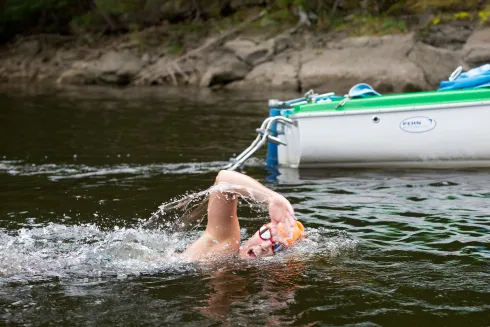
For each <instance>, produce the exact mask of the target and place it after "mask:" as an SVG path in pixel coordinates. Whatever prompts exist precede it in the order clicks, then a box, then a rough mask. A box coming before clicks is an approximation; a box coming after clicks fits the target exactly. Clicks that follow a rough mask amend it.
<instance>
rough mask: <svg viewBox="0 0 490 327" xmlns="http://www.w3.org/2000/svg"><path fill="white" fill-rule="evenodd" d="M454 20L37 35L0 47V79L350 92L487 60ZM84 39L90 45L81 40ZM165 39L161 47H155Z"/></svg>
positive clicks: (423, 79) (478, 40) (483, 35)
mask: <svg viewBox="0 0 490 327" xmlns="http://www.w3.org/2000/svg"><path fill="white" fill-rule="evenodd" d="M458 24H459V23H456V24H454V23H451V24H446V25H441V26H437V27H436V28H433V29H432V30H428V31H425V32H424V33H420V32H414V31H412V32H409V33H405V34H395V35H385V36H363V37H349V36H346V35H342V34H341V33H315V32H311V31H308V29H305V28H304V27H301V26H297V27H294V28H288V29H284V30H282V31H279V32H276V33H257V32H255V33H247V31H246V30H240V29H239V30H236V31H231V32H227V33H224V34H225V36H223V35H215V36H207V37H206V38H203V39H196V38H194V39H192V38H187V39H185V40H183V41H182V43H183V44H184V47H183V49H181V50H180V51H179V52H180V53H179V54H178V55H176V54H175V53H171V51H169V47H168V42H167V41H168V40H166V39H165V37H166V36H165V35H166V34H165V27H152V28H150V29H147V30H144V31H141V32H138V33H132V34H130V35H123V36H118V37H107V38H105V39H103V40H98V41H97V42H92V43H90V42H85V43H84V42H80V38H76V39H75V38H73V37H62V36H55V35H38V36H33V37H29V38H21V39H18V40H17V41H16V42H13V43H12V44H10V45H8V46H5V47H3V49H1V51H0V81H1V82H3V83H10V82H29V83H48V82H49V83H51V82H54V83H59V84H78V85H88V84H117V85H128V86H131V85H156V86H160V87H164V86H165V85H172V84H177V85H196V86H199V87H204V88H231V89H244V90H246V89H261V90H266V89H282V90H284V91H298V92H304V91H307V90H309V89H311V88H313V89H315V90H317V91H334V92H337V93H338V94H343V93H345V92H347V90H348V89H349V87H350V86H352V85H354V84H356V83H359V82H367V83H370V84H371V85H372V86H373V87H374V88H375V89H377V90H378V91H380V92H405V91H416V90H429V89H435V88H437V87H438V84H439V82H440V81H441V80H444V79H447V77H448V76H449V74H450V73H451V72H452V71H453V70H454V69H455V68H456V67H457V66H458V65H463V66H464V67H465V68H469V67H474V66H477V65H480V64H483V63H487V62H490V28H477V27H475V26H474V25H469V24H459V25H458ZM87 44H89V45H87ZM163 44H165V45H166V46H162V45H163Z"/></svg>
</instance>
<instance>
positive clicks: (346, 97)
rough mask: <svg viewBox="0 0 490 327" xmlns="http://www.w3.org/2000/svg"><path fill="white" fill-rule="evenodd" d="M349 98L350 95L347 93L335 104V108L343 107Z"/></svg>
mask: <svg viewBox="0 0 490 327" xmlns="http://www.w3.org/2000/svg"><path fill="white" fill-rule="evenodd" d="M349 100H350V96H349V95H348V94H346V95H345V98H344V99H343V100H342V101H340V103H339V104H338V105H336V106H335V109H338V108H342V107H343V106H344V105H345V104H346V103H347V101H349Z"/></svg>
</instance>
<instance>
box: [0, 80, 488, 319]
mask: <svg viewBox="0 0 490 327" xmlns="http://www.w3.org/2000/svg"><path fill="white" fill-rule="evenodd" d="M290 96H291V97H295V96H296V95H294V94H293V95H290ZM268 97H269V96H268V95H264V94H258V95H257V94H255V95H250V94H235V93H233V94H229V93H218V94H216V93H211V92H194V91H192V90H178V91H171V90H163V91H162V90H160V89H158V90H157V89H132V90H127V89H126V90H118V89H107V88H94V89H63V90H56V89H47V90H32V89H19V88H15V89H14V88H10V89H3V90H2V91H1V95H0V204H1V205H0V324H2V325H10V326H16V325H19V326H21V325H46V326H47V325H74V326H77V325H83V326H87V325H94V326H95V325H96V326H105V325H121V326H148V325H155V326H162V325H169V324H174V325H191V326H194V325H199V326H217V325H233V326H235V325H236V326H242V325H243V326H249V325H257V326H263V325H266V324H267V325H295V326H316V325H325V326H326V325H328V326H331V325H349V326H385V325H397V326H416V325H433V326H441V325H445V326H462V325H465V326H466V325H472V326H485V325H488V321H489V318H488V317H490V266H489V263H490V245H489V244H490V243H489V242H490V236H489V235H490V186H489V185H490V170H485V169H483V170H435V171H434V170H432V171H431V170H401V169H400V170H353V169H349V170H338V169H336V170H333V169H327V170H305V171H298V170H290V169H283V170H281V171H280V173H281V175H279V176H278V177H274V176H275V175H274V172H270V171H266V170H265V169H264V168H263V163H264V161H263V157H264V153H263V152H261V153H258V154H257V155H256V156H255V158H253V159H252V160H251V162H250V163H249V164H248V165H247V166H246V167H245V171H246V173H247V174H249V175H250V176H252V177H254V178H256V179H258V180H259V181H261V182H263V183H264V184H266V185H267V186H269V187H271V188H273V189H274V190H276V191H278V192H280V193H282V194H284V195H285V196H286V197H288V198H289V199H290V201H291V202H292V204H293V206H294V207H295V210H296V213H297V217H298V218H299V219H300V220H301V221H302V222H303V223H304V224H305V225H306V227H307V233H308V238H307V239H306V240H305V241H304V242H302V243H301V244H300V245H299V246H298V247H297V248H296V249H294V250H292V251H290V252H287V253H285V254H283V255H280V256H277V257H275V258H273V259H268V260H257V261H254V262H242V261H236V260H235V261H229V260H228V261H223V262H218V263H216V264H213V265H211V264H210V265H196V264H189V263H186V262H184V261H182V260H181V259H179V256H178V254H179V253H180V252H181V251H183V250H184V249H185V247H186V246H187V245H188V244H189V243H190V242H192V240H194V239H196V238H197V237H198V235H199V233H200V232H201V231H202V230H203V228H204V225H201V226H196V228H194V229H192V230H188V231H178V232H176V231H173V230H170V229H166V228H165V227H162V228H154V229H145V228H142V227H141V226H142V223H144V222H145V221H146V220H147V219H148V217H150V216H151V214H152V213H153V212H155V211H156V210H157V208H158V206H159V205H161V204H162V203H165V202H168V201H172V200H175V199H179V198H180V197H181V196H182V195H184V194H190V193H193V192H198V191H200V190H204V189H206V188H208V187H209V186H210V185H211V184H212V183H213V181H214V177H215V175H216V173H217V171H219V169H220V168H221V167H223V166H224V165H225V164H226V162H227V160H228V159H229V157H230V156H233V155H236V154H238V153H239V152H240V151H241V150H243V149H245V148H246V147H247V146H248V144H249V143H250V142H251V141H252V140H253V138H254V130H255V128H257V127H259V125H260V123H261V122H262V120H263V119H264V118H265V117H266V115H267V110H266V107H265V104H266V100H267V98H268ZM240 216H241V227H242V235H243V237H244V238H246V237H248V236H250V235H252V234H253V233H254V232H255V230H256V229H257V228H258V227H260V226H261V224H263V223H264V222H265V220H266V219H267V212H266V210H265V209H264V208H261V207H260V206H256V205H254V206H252V207H251V208H250V207H249V204H247V203H245V204H243V206H242V207H241V209H240Z"/></svg>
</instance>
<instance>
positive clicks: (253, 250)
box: [239, 231, 274, 260]
mask: <svg viewBox="0 0 490 327" xmlns="http://www.w3.org/2000/svg"><path fill="white" fill-rule="evenodd" d="M272 247H273V244H272V242H271V241H270V240H263V239H262V238H260V236H259V231H257V232H256V233H255V234H254V235H253V236H252V237H251V238H249V239H248V240H247V241H246V242H245V243H244V244H243V245H242V246H241V247H240V252H239V255H240V257H241V258H242V259H247V260H249V259H254V258H257V257H270V256H273V255H274V251H273V248H272Z"/></svg>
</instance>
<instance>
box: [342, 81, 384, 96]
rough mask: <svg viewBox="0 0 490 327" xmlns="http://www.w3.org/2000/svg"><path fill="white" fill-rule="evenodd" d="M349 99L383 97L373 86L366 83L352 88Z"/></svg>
mask: <svg viewBox="0 0 490 327" xmlns="http://www.w3.org/2000/svg"><path fill="white" fill-rule="evenodd" d="M348 96H349V98H353V99H354V98H365V97H370V96H381V94H379V93H378V92H376V91H375V90H374V89H373V88H372V87H371V85H369V84H366V83H359V84H356V85H354V86H353V87H351V89H350V90H349V94H348Z"/></svg>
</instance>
